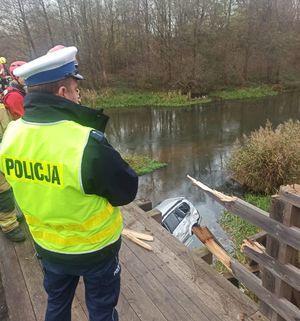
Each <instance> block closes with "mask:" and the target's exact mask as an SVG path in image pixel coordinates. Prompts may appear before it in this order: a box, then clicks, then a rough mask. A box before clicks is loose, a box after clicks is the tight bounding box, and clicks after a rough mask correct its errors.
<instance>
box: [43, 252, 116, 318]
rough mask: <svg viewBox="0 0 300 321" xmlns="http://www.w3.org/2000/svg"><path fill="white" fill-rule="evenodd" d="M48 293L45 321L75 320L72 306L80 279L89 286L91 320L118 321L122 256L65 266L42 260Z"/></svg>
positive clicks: (87, 292) (86, 298) (88, 299)
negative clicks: (94, 262) (117, 308)
mask: <svg viewBox="0 0 300 321" xmlns="http://www.w3.org/2000/svg"><path fill="white" fill-rule="evenodd" d="M42 263H43V267H44V272H45V275H44V287H45V290H46V292H47V294H48V305H47V311H46V317H45V321H71V307H72V301H73V298H74V294H75V290H76V287H77V284H78V281H79V277H80V276H82V277H83V281H84V285H85V301H86V306H87V308H88V311H89V320H90V321H118V320H119V318H118V313H117V310H116V309H115V306H116V305H117V303H118V298H119V294H120V272H121V268H120V265H119V260H118V256H115V257H113V258H112V259H110V260H109V261H108V262H101V263H97V264H93V265H80V266H75V265H62V264H54V263H50V262H49V261H47V260H44V259H43V260H42Z"/></svg>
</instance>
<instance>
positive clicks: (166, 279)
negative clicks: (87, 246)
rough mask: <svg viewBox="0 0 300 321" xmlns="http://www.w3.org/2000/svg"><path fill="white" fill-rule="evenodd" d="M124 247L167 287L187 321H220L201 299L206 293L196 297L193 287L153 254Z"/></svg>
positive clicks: (135, 248) (136, 248)
mask: <svg viewBox="0 0 300 321" xmlns="http://www.w3.org/2000/svg"><path fill="white" fill-rule="evenodd" d="M126 245H127V246H128V247H129V248H130V249H131V251H132V252H134V253H135V255H136V256H137V257H139V258H140V259H141V260H142V262H143V263H144V265H145V266H146V267H147V268H148V269H149V270H150V271H151V273H152V274H153V276H154V277H155V278H156V279H157V280H158V281H159V282H160V283H161V284H163V285H164V286H165V287H167V290H168V292H169V293H170V295H172V296H173V297H174V299H175V300H176V301H177V303H178V304H180V305H181V306H182V307H184V308H185V310H188V314H189V315H190V316H189V320H198V319H199V316H200V315H201V316H202V319H201V320H211V321H213V320H216V321H221V319H220V318H219V317H218V313H216V312H214V311H213V309H212V307H208V306H207V305H206V304H205V303H204V301H205V300H204V301H203V298H204V297H205V296H206V293H204V292H203V293H201V295H198V294H197V293H196V291H194V288H195V286H194V285H193V286H192V287H188V286H187V284H186V283H185V282H184V280H182V279H181V278H179V277H178V275H176V274H175V273H174V272H173V271H172V270H171V269H170V268H169V267H168V266H167V265H166V264H165V263H164V262H163V261H162V260H160V259H159V258H158V257H157V255H155V254H154V253H145V252H144V251H143V249H141V248H138V247H136V246H134V244H131V243H130V242H126Z"/></svg>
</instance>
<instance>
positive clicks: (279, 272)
mask: <svg viewBox="0 0 300 321" xmlns="http://www.w3.org/2000/svg"><path fill="white" fill-rule="evenodd" d="M243 251H244V253H245V254H246V255H247V256H248V257H249V258H250V259H252V260H254V261H255V262H257V263H259V264H260V265H261V266H263V267H264V268H267V269H268V270H269V272H271V273H272V274H273V275H275V276H276V277H278V278H280V279H281V280H283V281H285V282H287V283H289V284H290V285H291V286H293V287H294V288H296V289H297V290H300V270H299V269H298V268H296V267H295V266H293V265H291V264H282V263H280V262H277V261H275V260H274V258H272V257H271V256H270V255H268V254H266V253H258V252H256V251H254V250H253V249H251V248H249V247H247V246H245V247H244V248H243Z"/></svg>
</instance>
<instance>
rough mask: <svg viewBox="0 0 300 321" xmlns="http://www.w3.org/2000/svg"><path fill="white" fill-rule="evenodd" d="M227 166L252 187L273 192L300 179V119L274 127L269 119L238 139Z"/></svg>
mask: <svg viewBox="0 0 300 321" xmlns="http://www.w3.org/2000/svg"><path fill="white" fill-rule="evenodd" d="M228 169H229V171H230V172H231V175H232V177H233V179H235V180H237V181H238V182H239V183H240V184H242V185H245V186H247V187H248V188H250V189H251V190H252V191H255V192H263V193H273V192H276V190H278V188H279V187H280V186H281V185H286V184H291V183H295V182H297V181H300V122H299V121H295V122H293V121H292V120H289V121H288V122H285V123H284V124H281V125H279V126H278V127H277V128H276V129H275V130H273V129H272V126H271V124H270V123H267V125H266V127H265V128H260V129H259V130H256V131H254V132H252V133H251V134H250V136H249V137H247V136H244V144H243V145H241V144H240V143H239V142H237V144H236V146H235V149H234V152H233V154H232V156H231V158H230V160H229V163H228Z"/></svg>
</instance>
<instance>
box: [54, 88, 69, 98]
mask: <svg viewBox="0 0 300 321" xmlns="http://www.w3.org/2000/svg"><path fill="white" fill-rule="evenodd" d="M67 91H68V88H67V87H66V86H60V87H59V88H58V91H57V96H60V97H66V93H67Z"/></svg>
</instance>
